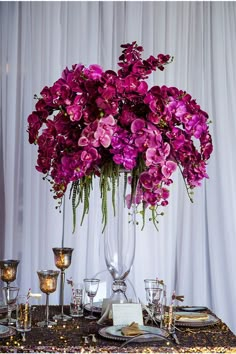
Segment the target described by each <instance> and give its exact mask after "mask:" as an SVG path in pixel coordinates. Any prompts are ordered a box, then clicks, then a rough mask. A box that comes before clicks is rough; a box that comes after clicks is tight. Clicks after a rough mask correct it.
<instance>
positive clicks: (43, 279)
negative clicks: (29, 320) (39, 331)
mask: <svg viewBox="0 0 236 354" xmlns="http://www.w3.org/2000/svg"><path fill="white" fill-rule="evenodd" d="M37 274H38V277H39V286H40V290H41V291H42V292H43V293H45V294H46V320H45V321H42V322H38V323H37V325H38V326H39V327H51V326H53V325H55V324H56V322H52V321H49V294H51V293H54V291H56V288H57V278H58V275H59V271H58V270H40V271H38V272H37Z"/></svg>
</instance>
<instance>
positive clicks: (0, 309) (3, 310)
mask: <svg viewBox="0 0 236 354" xmlns="http://www.w3.org/2000/svg"><path fill="white" fill-rule="evenodd" d="M11 309H12V311H14V310H15V309H16V305H15V304H14V305H13V306H12V307H11ZM6 312H7V305H4V303H3V302H2V301H1V300H0V314H2V313H6Z"/></svg>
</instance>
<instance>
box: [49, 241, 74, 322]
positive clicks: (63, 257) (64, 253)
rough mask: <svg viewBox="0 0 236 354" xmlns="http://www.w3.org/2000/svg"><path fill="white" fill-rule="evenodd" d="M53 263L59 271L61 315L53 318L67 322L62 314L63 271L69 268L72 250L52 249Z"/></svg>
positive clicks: (67, 317) (66, 318) (66, 317)
mask: <svg viewBox="0 0 236 354" xmlns="http://www.w3.org/2000/svg"><path fill="white" fill-rule="evenodd" d="M52 250H53V253H54V261H55V265H56V267H57V268H58V269H60V270H61V284H60V305H61V313H60V314H59V315H55V316H54V317H53V318H54V319H56V320H62V321H68V320H70V319H71V317H70V316H67V315H65V314H64V287H65V269H67V268H69V266H70V265H71V257H72V252H73V250H74V249H73V248H68V247H63V248H56V247H55V248H53V249H52Z"/></svg>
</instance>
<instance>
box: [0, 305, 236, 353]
mask: <svg viewBox="0 0 236 354" xmlns="http://www.w3.org/2000/svg"><path fill="white" fill-rule="evenodd" d="M64 312H65V313H68V312H69V306H65V307H64ZM207 312H208V313H211V312H210V310H207ZM58 313H60V306H50V317H51V316H53V315H54V314H58ZM44 318H45V306H35V307H34V311H33V326H32V330H31V331H30V332H28V333H27V334H26V341H25V342H23V341H22V339H21V335H20V334H19V333H17V332H16V333H15V335H14V336H12V337H8V338H3V339H0V353H39V352H41V353H45V352H46V353H75V352H76V353H88V352H89V353H152V352H153V353H160V352H161V353H194V352H195V353H196V352H197V353H198V352H205V353H206V352H207V353H216V352H217V353H230V352H235V353H236V336H235V335H234V334H233V333H232V332H231V331H230V329H229V328H228V326H227V325H226V324H225V323H223V322H222V321H221V320H219V321H218V322H217V323H216V324H214V325H213V326H208V327H202V328H187V327H179V330H178V331H177V334H178V338H179V341H180V345H176V344H174V343H172V342H168V343H167V342H166V341H155V342H146V343H133V344H129V345H127V346H125V347H124V348H122V349H121V348H120V346H121V345H122V343H123V342H120V341H118V342H117V341H114V340H110V339H106V338H103V337H101V336H100V335H99V334H98V330H99V329H100V328H101V327H102V326H99V325H98V324H97V323H96V321H90V320H86V319H85V318H83V317H82V318H78V319H72V320H71V321H68V322H65V323H63V322H58V324H57V326H54V327H52V328H39V327H37V326H36V322H37V321H41V320H43V319H44ZM92 334H95V339H96V342H92ZM84 337H87V339H88V344H85V338H84Z"/></svg>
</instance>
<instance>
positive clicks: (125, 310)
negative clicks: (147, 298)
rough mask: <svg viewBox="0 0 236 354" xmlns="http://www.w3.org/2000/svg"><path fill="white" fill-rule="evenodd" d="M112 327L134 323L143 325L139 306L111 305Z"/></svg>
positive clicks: (128, 304)
mask: <svg viewBox="0 0 236 354" xmlns="http://www.w3.org/2000/svg"><path fill="white" fill-rule="evenodd" d="M112 314H113V325H114V326H117V325H130V324H131V323H132V322H136V323H138V324H139V325H143V313H142V307H141V304H130V303H127V304H112Z"/></svg>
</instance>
